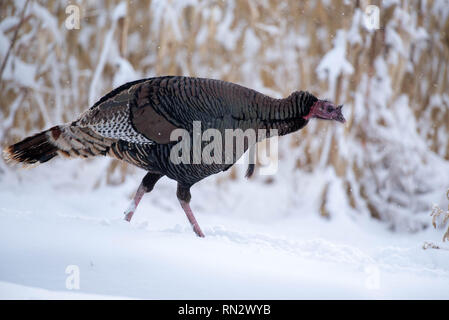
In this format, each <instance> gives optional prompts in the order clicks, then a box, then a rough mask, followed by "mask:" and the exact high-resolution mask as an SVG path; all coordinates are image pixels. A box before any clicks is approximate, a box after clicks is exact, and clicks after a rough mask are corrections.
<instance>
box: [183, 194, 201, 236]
mask: <svg viewBox="0 0 449 320" xmlns="http://www.w3.org/2000/svg"><path fill="white" fill-rule="evenodd" d="M179 203H181V207H182V208H183V209H184V212H185V213H186V215H187V219H189V222H190V224H191V225H192V228H193V231H195V233H196V234H197V236H198V237H200V238H204V233H203V231H201V228H200V225H199V224H198V222H197V221H196V219H195V216H194V215H193V212H192V209H190V205H189V203H188V202H186V201H184V200H179Z"/></svg>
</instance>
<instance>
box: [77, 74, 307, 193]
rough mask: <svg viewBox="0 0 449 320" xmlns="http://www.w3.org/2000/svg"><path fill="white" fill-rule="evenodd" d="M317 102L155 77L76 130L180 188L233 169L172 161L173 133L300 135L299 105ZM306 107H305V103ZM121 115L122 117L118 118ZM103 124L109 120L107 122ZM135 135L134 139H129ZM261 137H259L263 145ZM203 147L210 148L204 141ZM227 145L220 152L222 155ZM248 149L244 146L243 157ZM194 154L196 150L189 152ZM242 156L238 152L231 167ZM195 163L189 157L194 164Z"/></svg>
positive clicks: (128, 87) (99, 108) (103, 105)
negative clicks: (105, 140)
mask: <svg viewBox="0 0 449 320" xmlns="http://www.w3.org/2000/svg"><path fill="white" fill-rule="evenodd" d="M301 98H302V99H304V101H306V100H307V99H308V100H309V101H308V102H309V103H311V102H314V101H315V100H314V97H313V96H311V95H308V94H307V93H304V92H301V93H300V92H298V93H296V94H293V95H292V96H291V97H289V98H287V99H272V98H270V97H268V96H265V95H263V94H261V93H259V92H257V91H255V90H251V89H248V88H245V87H242V86H239V85H237V84H234V83H230V82H225V81H220V80H213V79H201V78H189V77H177V76H167V77H157V78H150V79H144V80H139V81H136V82H131V83H127V84H125V85H123V86H122V87H119V88H118V89H116V90H114V91H112V92H111V93H110V94H108V95H106V96H105V97H103V98H102V99H100V101H98V102H97V103H96V104H95V105H94V106H93V107H92V108H91V109H89V110H88V111H87V112H86V113H84V114H83V115H82V116H81V117H80V119H79V120H77V121H75V122H73V123H72V125H73V126H76V127H78V126H80V127H88V128H92V130H94V131H96V132H98V133H100V134H102V135H103V136H106V137H110V138H112V139H117V138H119V139H118V141H116V142H115V143H114V144H112V145H111V149H110V151H109V154H110V155H112V156H113V157H116V158H118V159H120V160H124V161H127V162H129V163H131V164H133V165H136V166H139V167H141V168H142V169H145V170H147V171H150V172H154V173H158V174H162V175H165V176H167V177H169V178H171V179H174V180H176V181H178V182H180V183H182V184H186V185H193V184H194V183H196V182H198V181H200V180H202V179H204V178H205V177H208V176H210V175H212V174H215V173H219V172H221V171H223V170H227V169H228V168H229V167H230V166H232V164H229V161H225V159H224V156H225V155H224V152H223V154H222V157H223V161H221V163H212V164H205V163H204V162H202V163H200V164H195V163H192V162H191V163H179V164H174V163H173V162H172V161H171V160H170V155H171V151H172V148H173V147H174V146H175V145H176V144H177V143H178V141H171V140H170V134H171V132H172V131H173V130H175V129H184V130H186V131H187V132H188V133H189V135H190V141H191V142H192V141H193V139H194V137H193V124H194V122H195V121H196V122H198V123H200V125H201V130H202V131H206V130H207V129H215V130H218V131H219V132H220V133H221V135H222V137H225V130H226V129H230V130H235V129H241V130H242V131H246V130H247V129H254V130H255V132H259V130H260V129H265V130H266V132H267V133H269V130H270V129H277V130H278V131H280V134H281V135H282V134H286V133H289V132H291V131H296V130H299V129H300V128H302V127H303V126H305V125H306V123H307V120H304V119H303V118H302V117H301V114H302V110H301V108H298V107H296V104H297V103H298V102H299V101H297V99H301ZM306 102H307V101H306ZM120 114H123V115H122V116H119V115H120ZM104 119H110V120H108V121H104ZM130 132H131V134H130ZM261 138H263V137H258V139H261ZM201 143H202V147H204V146H205V145H206V144H207V143H208V142H207V141H201ZM224 143H225V141H224V139H223V140H222V149H223V150H224V148H225V146H224ZM249 147H250V145H245V148H244V151H246V149H247V148H249ZM190 150H191V151H192V152H193V148H190ZM240 156H241V154H237V153H236V152H235V150H234V152H233V159H232V163H235V162H236V161H237V160H238V158H239V157H240ZM192 158H193V154H191V156H190V159H192Z"/></svg>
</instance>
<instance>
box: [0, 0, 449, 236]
mask: <svg viewBox="0 0 449 320" xmlns="http://www.w3.org/2000/svg"><path fill="white" fill-rule="evenodd" d="M370 4H371V5H376V6H378V8H379V28H368V27H367V24H366V23H365V18H366V13H365V10H366V7H367V6H368V5H370ZM78 10H79V11H78ZM78 12H79V20H77V13H78ZM0 19H1V21H0V63H1V71H0V72H1V80H0V96H1V99H0V143H1V146H2V147H5V146H7V145H9V144H11V143H13V142H15V141H17V140H19V139H22V138H23V137H25V136H26V135H29V134H32V133H34V132H37V131H40V130H43V129H45V128H48V127H51V126H53V125H55V124H59V123H62V122H67V121H71V120H73V119H74V118H75V117H77V116H78V114H79V113H81V112H82V111H83V110H85V109H87V108H88V107H89V106H91V105H92V104H93V103H94V102H95V101H96V100H97V99H99V98H100V97H101V96H102V95H104V94H106V93H107V92H109V91H110V90H111V89H113V88H114V87H117V86H119V85H121V84H123V83H125V82H128V81H131V80H135V79H139V78H144V77H153V76H159V75H186V76H196V77H207V78H216V79H222V80H226V81H232V82H236V83H239V84H241V85H244V86H247V87H250V88H253V89H256V90H259V91H261V92H263V93H265V94H268V95H270V96H273V97H286V96H288V95H289V94H290V93H291V92H292V91H295V90H307V91H310V92H312V93H313V94H315V95H316V96H318V97H320V98H328V99H330V100H333V101H335V102H336V103H338V104H340V103H343V104H344V108H343V112H344V114H345V117H346V119H347V120H348V121H347V123H346V125H345V126H342V125H338V124H336V125H335V124H330V123H328V122H320V121H312V122H311V123H310V124H309V125H308V126H307V127H306V128H305V129H303V130H301V131H300V132H297V133H295V134H292V135H289V136H286V137H282V138H281V139H280V148H279V158H280V161H279V172H278V174H277V175H273V176H260V175H259V176H258V175H257V171H256V177H254V179H251V180H249V181H244V178H243V176H244V171H245V168H243V167H241V168H240V167H238V166H236V167H234V168H233V169H232V170H229V171H228V172H225V173H223V174H220V175H218V176H216V177H213V178H210V179H209V180H208V181H205V182H204V184H206V186H207V188H208V189H209V188H212V189H213V190H215V191H217V192H221V191H223V190H224V191H225V192H228V191H229V190H232V189H233V188H234V187H233V186H234V185H240V184H242V186H241V187H239V188H238V189H237V190H242V192H243V193H239V194H233V196H236V197H245V196H246V197H250V198H251V199H252V200H255V202H257V201H259V202H261V205H260V206H259V207H257V208H256V207H252V208H249V209H245V210H256V209H257V210H264V204H263V203H264V201H267V199H266V198H260V197H259V198H258V197H257V194H258V192H259V191H260V192H263V190H265V189H266V188H267V186H271V187H270V188H274V189H270V190H271V192H273V193H272V195H276V198H274V199H273V201H278V204H277V206H278V209H279V210H278V211H277V212H276V213H274V214H279V215H296V214H298V215H299V214H302V213H303V211H302V210H301V208H302V207H304V206H305V205H306V204H305V203H307V210H308V212H312V214H316V215H320V216H322V217H323V218H325V219H332V217H333V216H335V215H338V214H348V215H354V216H357V215H364V216H371V217H374V218H375V219H379V220H382V221H384V222H385V223H386V224H387V226H388V227H390V228H391V230H402V231H404V230H405V231H411V232H413V231H417V230H421V229H423V228H426V227H427V226H428V225H429V224H430V219H429V213H430V210H431V206H432V204H433V203H437V204H442V205H443V204H444V203H445V202H444V201H447V200H446V190H447V189H448V188H449V139H448V137H449V71H448V65H449V5H448V3H447V1H444V0H440V1H421V0H402V1H400V0H388V1H362V0H360V1H344V0H337V1H329V0H317V1H298V0H294V1H274V0H260V1H255V0H245V1H243V0H242V1H237V0H226V1H201V0H183V1H174V0H172V1H170V0H164V1H162V0H157V1H156V0H154V1H132V0H128V1H123V0H120V1H86V0H85V1H83V0H79V1H51V0H49V1H35V0H29V1H27V0H20V1H1V2H0ZM58 161H61V160H57V161H56V162H54V163H57V162H58ZM97 161H103V162H102V165H101V166H98V165H96V164H95V163H96V162H97ZM105 161H107V162H105ZM104 162H105V164H104V165H103V163H104ZM52 163H53V162H52ZM51 165H52V164H50V166H51ZM53 165H54V164H53ZM81 165H82V166H96V167H95V168H97V169H96V170H93V173H92V176H90V177H89V179H87V177H86V179H85V181H86V182H85V185H84V187H83V188H88V189H89V188H91V189H92V190H94V189H95V188H100V187H101V186H111V185H113V186H115V185H117V186H118V185H121V184H123V183H125V182H126V181H127V179H131V178H132V179H135V181H136V187H137V183H138V182H139V180H140V179H141V176H143V172H140V171H139V172H138V173H137V172H136V170H137V169H134V168H131V167H128V166H127V165H126V164H124V163H119V162H116V161H113V160H95V159H94V160H91V161H83V162H76V161H75V164H73V165H72V166H67V167H65V168H69V167H70V168H71V169H69V170H73V171H76V170H79V166H81ZM55 168H57V167H55ZM55 170H56V169H55ZM20 172H21V171H20V170H18V169H17V168H11V167H9V166H8V165H7V164H5V163H4V162H3V160H0V179H2V176H3V183H12V179H16V178H17V179H20V175H21V173H20ZM64 174H65V172H60V184H64V183H70V181H72V180H73V179H72V178H71V177H67V178H64V177H65V176H64ZM134 176H136V177H135V178H133V177H134ZM78 178H79V179H81V180H82V179H84V178H83V176H82V175H81V174H80V175H79V176H78ZM5 179H8V180H5ZM202 183H203V182H202ZM243 184H244V185H243ZM273 186H275V187H273ZM235 188H237V187H235ZM155 190H157V187H156V189H155ZM227 190H228V191H227ZM244 190H251V192H250V191H248V194H245V191H244ZM72 192H73V191H72ZM193 192H194V191H193ZM229 192H231V191H229ZM285 194H287V195H285ZM231 195H232V194H231V193H229V196H231ZM130 196H131V194H130ZM223 196H226V195H223ZM197 199H199V197H198V196H197ZM213 199H214V198H213V196H212V201H213ZM172 200H173V199H172ZM193 201H195V194H193ZM197 203H198V202H197ZM269 208H270V207H269ZM123 209H124V208H123ZM199 210H201V208H199ZM231 210H232V206H231ZM242 210H243V209H242ZM204 211H207V210H204ZM241 214H245V212H241ZM248 214H249V215H250V216H251V214H250V213H248ZM254 216H256V214H254Z"/></svg>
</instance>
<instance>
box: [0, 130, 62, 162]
mask: <svg viewBox="0 0 449 320" xmlns="http://www.w3.org/2000/svg"><path fill="white" fill-rule="evenodd" d="M60 134H61V130H60V129H59V127H58V126H56V127H53V128H51V129H49V130H46V131H43V132H40V133H38V134H35V135H34V136H31V137H28V138H25V139H24V140H22V141H20V142H17V143H16V144H13V145H11V146H9V147H7V148H6V149H5V150H3V157H4V158H5V159H6V160H7V161H10V162H15V163H23V164H24V165H32V164H36V163H38V162H39V163H44V162H47V161H48V160H50V159H52V158H54V157H56V156H57V155H58V153H57V151H58V147H57V146H55V145H54V143H52V142H51V139H50V136H52V137H56V136H59V135H60Z"/></svg>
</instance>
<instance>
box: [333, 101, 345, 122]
mask: <svg viewBox="0 0 449 320" xmlns="http://www.w3.org/2000/svg"><path fill="white" fill-rule="evenodd" d="M342 108H343V105H339V106H338V107H337V110H336V111H337V112H336V115H335V117H334V120H336V121H338V122H341V123H345V122H346V119H345V117H344V116H343V113H342V112H341V109H342Z"/></svg>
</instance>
